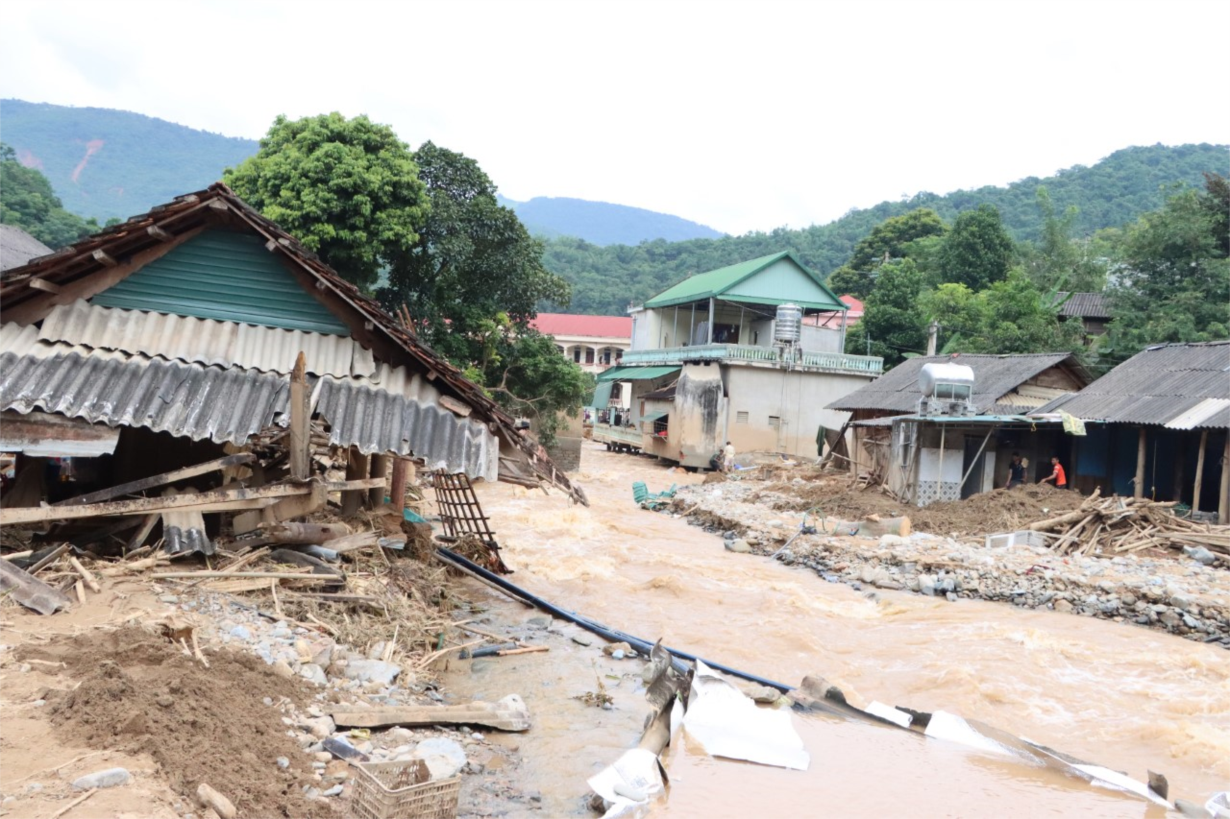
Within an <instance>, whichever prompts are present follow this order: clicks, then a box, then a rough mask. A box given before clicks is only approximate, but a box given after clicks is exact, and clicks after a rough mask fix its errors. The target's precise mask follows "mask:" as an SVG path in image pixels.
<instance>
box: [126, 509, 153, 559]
mask: <svg viewBox="0 0 1230 819" xmlns="http://www.w3.org/2000/svg"><path fill="white" fill-rule="evenodd" d="M161 518H162V516H161V515H159V514H158V513H157V512H155V513H154V514H151V515H146V516H145V519H144V520H142V521H141V525H140V526H139V527H138V528H137V531H135V532H133V534H132V537H131V538H129V540H128V544H127V545H126V546H125V547H124V551H125V552H135V551H136V550H137V549H140V548H141V547H142V546H144V545H145V541H146V539H147V538H148V537H149V535H150V532H152V531H154V527H155V526H156V525H158V521H159V520H160V519H161Z"/></svg>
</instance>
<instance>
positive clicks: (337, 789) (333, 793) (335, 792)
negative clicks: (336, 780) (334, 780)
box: [320, 785, 342, 796]
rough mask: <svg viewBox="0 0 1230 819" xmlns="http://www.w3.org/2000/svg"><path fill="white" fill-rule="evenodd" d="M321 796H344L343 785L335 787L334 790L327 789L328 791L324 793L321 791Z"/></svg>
mask: <svg viewBox="0 0 1230 819" xmlns="http://www.w3.org/2000/svg"><path fill="white" fill-rule="evenodd" d="M320 795H321V796H341V795H342V786H341V785H334V786H333V787H332V788H329V789H327V790H323V791H321V792H320Z"/></svg>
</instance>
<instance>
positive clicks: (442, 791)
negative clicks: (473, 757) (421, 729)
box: [350, 759, 461, 819]
mask: <svg viewBox="0 0 1230 819" xmlns="http://www.w3.org/2000/svg"><path fill="white" fill-rule="evenodd" d="M354 767H355V768H356V769H357V770H358V775H357V776H356V777H355V788H354V798H353V800H352V801H351V805H350V808H351V815H353V816H355V817H356V819H456V817H457V799H458V797H459V796H460V795H461V777H460V776H454V777H452V778H450V779H440V780H436V781H434V782H433V781H432V779H431V773H430V772H429V771H428V770H427V763H425V762H423V761H422V760H421V759H411V760H408V761H406V762H365V763H362V764H359V765H355V766H354Z"/></svg>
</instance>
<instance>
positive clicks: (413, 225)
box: [223, 112, 427, 289]
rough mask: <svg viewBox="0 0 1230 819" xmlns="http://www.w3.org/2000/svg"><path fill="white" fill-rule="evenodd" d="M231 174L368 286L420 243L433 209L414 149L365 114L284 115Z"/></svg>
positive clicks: (260, 206) (272, 214)
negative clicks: (429, 207)
mask: <svg viewBox="0 0 1230 819" xmlns="http://www.w3.org/2000/svg"><path fill="white" fill-rule="evenodd" d="M223 180H224V181H225V182H226V183H227V184H228V185H230V186H231V188H233V189H234V191H235V192H236V193H237V194H238V195H239V196H240V197H242V198H243V199H244V200H245V201H247V202H248V203H249V204H251V205H252V206H253V207H255V208H256V209H257V210H259V211H260V212H261V213H263V214H264V215H265V216H267V217H268V218H270V219H272V220H273V221H274V222H277V223H278V224H279V225H281V226H282V227H283V228H285V229H286V230H287V231H289V232H290V233H292V234H294V236H295V237H296V238H297V239H299V241H300V242H302V243H303V244H304V246H305V247H307V248H308V249H309V250H312V251H314V252H315V253H317V254H318V255H319V256H320V257H321V258H322V259H324V260H325V261H326V262H327V263H328V264H329V265H330V266H332V267H333V268H334V269H335V270H337V271H338V273H340V274H341V275H342V276H343V277H344V278H346V279H347V280H349V281H351V282H353V283H354V284H356V285H358V286H359V287H361V288H365V289H369V288H371V286H372V285H374V284H375V282H376V280H377V277H378V275H379V273H380V271H381V269H382V268H383V267H384V266H385V265H386V264H387V263H388V261H389V260H390V259H391V258H392V257H393V256H394V255H395V254H397V253H404V252H407V251H409V250H410V249H411V248H412V247H413V246H414V243H415V242H416V241H417V239H418V231H419V228H420V227H421V225H422V223H423V220H424V218H425V216H426V210H427V193H426V190H425V188H424V185H423V183H422V182H421V181H420V180H419V177H418V167H417V166H416V165H415V164H414V159H413V157H412V155H411V153H410V149H409V147H407V146H406V145H405V144H404V143H403V142H401V140H399V139H398V138H397V135H396V134H395V133H393V129H392V128H390V127H388V126H387V125H378V124H376V123H373V122H372V121H371V120H369V119H368V118H367V117H365V116H358V117H355V118H354V119H349V120H348V119H346V118H345V117H343V116H342V115H341V114H339V113H336V112H334V113H332V114H321V115H319V116H315V117H304V118H302V119H297V120H290V119H287V118H286V117H285V116H279V117H278V118H277V119H276V120H274V123H273V125H272V126H271V127H270V129H269V133H267V134H266V135H265V137H264V138H263V139H261V141H260V150H259V151H257V153H256V155H255V156H252V157H249V158H248V159H246V160H245V161H244V162H242V163H241V164H240V165H238V166H237V167H234V168H228V169H227V170H226V173H225V174H224V175H223Z"/></svg>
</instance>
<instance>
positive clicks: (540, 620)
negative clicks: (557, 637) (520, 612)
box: [525, 616, 551, 631]
mask: <svg viewBox="0 0 1230 819" xmlns="http://www.w3.org/2000/svg"><path fill="white" fill-rule="evenodd" d="M525 624H526V625H527V626H529V627H530V628H532V629H534V630H536V631H546V630H547V629H549V628H550V627H551V618H550V617H545V616H542V617H531V618H530V619H528V620H526V621H525Z"/></svg>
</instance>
